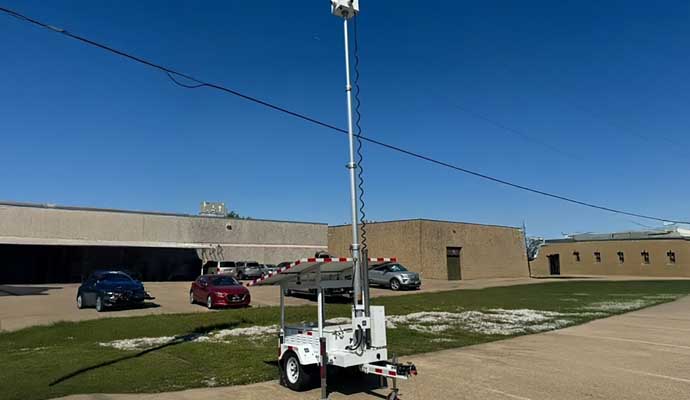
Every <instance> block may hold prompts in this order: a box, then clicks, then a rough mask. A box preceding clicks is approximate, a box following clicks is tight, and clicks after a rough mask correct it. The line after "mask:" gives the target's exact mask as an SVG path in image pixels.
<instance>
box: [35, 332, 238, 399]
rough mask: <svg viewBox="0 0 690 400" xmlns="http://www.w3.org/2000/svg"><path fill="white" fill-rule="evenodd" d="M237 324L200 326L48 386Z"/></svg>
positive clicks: (66, 376)
mask: <svg viewBox="0 0 690 400" xmlns="http://www.w3.org/2000/svg"><path fill="white" fill-rule="evenodd" d="M237 325H238V323H232V324H227V323H224V324H214V325H207V326H200V327H198V328H196V329H194V330H193V331H191V332H189V333H186V334H184V335H178V336H175V338H173V339H172V340H171V341H169V342H167V343H164V344H161V345H158V346H155V347H152V348H150V349H146V350H142V351H139V352H137V353H135V354H130V355H127V356H123V357H118V358H116V359H113V360H109V361H104V362H101V363H98V364H96V365H92V366H89V367H84V368H80V369H78V370H76V371H74V372H70V373H69V374H66V375H63V376H61V377H59V378H57V379H56V380H54V381H52V382H50V383H49V384H48V386H55V385H57V384H59V383H61V382H64V381H66V380H68V379H72V378H74V377H76V376H79V375H81V374H83V373H86V372H89V371H93V370H96V369H99V368H103V367H107V366H110V365H113V364H117V363H119V362H122V361H127V360H131V359H133V358H139V357H141V356H144V355H146V354H149V353H153V352H155V351H158V350H162V349H164V348H166V347H170V346H177V345H178V344H182V343H188V342H191V341H193V340H195V339H198V338H199V337H201V336H204V335H206V334H208V333H210V332H213V331H217V330H220V329H232V328H235V327H236V326H237Z"/></svg>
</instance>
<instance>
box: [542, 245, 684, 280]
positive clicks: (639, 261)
mask: <svg viewBox="0 0 690 400" xmlns="http://www.w3.org/2000/svg"><path fill="white" fill-rule="evenodd" d="M576 251H577V252H579V253H580V261H579V262H578V261H576V259H575V256H574V255H573V252H576ZM619 251H620V252H623V255H624V262H623V263H621V262H619V259H618V254H617V253H618V252H619ZM643 251H647V252H649V256H650V260H649V261H650V263H649V264H644V263H643V257H642V255H641V253H642V252H643ZM668 251H673V252H675V255H676V263H675V264H671V263H670V262H669V258H668V256H667V254H666V253H667V252H668ZM595 252H599V253H601V262H600V263H597V262H595V256H594V253H595ZM552 254H558V255H559V259H560V264H561V275H634V276H658V277H690V242H688V241H686V240H683V239H644V240H608V241H606V240H597V241H589V242H584V241H583V242H562V243H548V244H546V245H544V246H542V247H541V249H540V250H539V254H538V255H537V258H536V259H535V260H534V261H532V263H531V266H532V273H533V275H534V276H548V275H549V260H548V256H549V255H552Z"/></svg>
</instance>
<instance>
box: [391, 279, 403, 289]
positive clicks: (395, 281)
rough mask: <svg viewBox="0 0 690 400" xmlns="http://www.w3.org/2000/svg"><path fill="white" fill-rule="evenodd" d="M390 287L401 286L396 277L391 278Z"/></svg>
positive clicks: (397, 287) (398, 287)
mask: <svg viewBox="0 0 690 400" xmlns="http://www.w3.org/2000/svg"><path fill="white" fill-rule="evenodd" d="M390 287H391V290H400V288H401V285H400V281H399V280H398V279H397V278H393V279H391V282H390Z"/></svg>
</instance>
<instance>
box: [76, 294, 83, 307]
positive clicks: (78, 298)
mask: <svg viewBox="0 0 690 400" xmlns="http://www.w3.org/2000/svg"><path fill="white" fill-rule="evenodd" d="M77 308H78V309H80V310H81V309H82V308H84V298H83V297H82V295H81V293H79V294H78V295H77Z"/></svg>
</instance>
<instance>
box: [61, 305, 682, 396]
mask: <svg viewBox="0 0 690 400" xmlns="http://www.w3.org/2000/svg"><path fill="white" fill-rule="evenodd" d="M409 359H410V360H411V361H414V362H415V363H416V364H417V367H418V369H419V371H420V375H419V376H418V377H417V378H415V379H414V380H413V381H410V382H403V383H402V384H401V388H402V393H403V398H404V399H409V400H413V399H414V400H428V399H489V400H491V399H497V400H498V399H514V400H515V399H517V400H536V399H539V400H546V399H560V400H569V399H607V400H608V399H640V400H642V399H644V400H655V399H659V400H672V399H679V400H680V399H688V398H690V297H685V298H682V299H680V300H678V301H675V302H673V303H668V304H664V305H660V306H656V307H652V308H648V309H645V310H641V311H636V312H632V313H629V314H625V315H621V316H616V317H611V318H607V319H603V320H597V321H593V322H590V323H587V324H585V325H580V326H576V327H572V328H567V329H562V330H559V331H552V332H547V333H542V334H537V335H530V336H522V337H519V338H515V339H509V340H504V341H499V342H493V343H487V344H482V345H478V346H472V347H466V348H462V349H456V350H446V351H441V352H436V353H429V354H424V355H417V356H412V357H410V358H409ZM339 390H340V391H338V392H334V393H332V394H331V398H332V399H352V400H355V399H357V400H359V399H377V398H381V395H382V394H385V393H386V391H385V390H380V389H377V390H373V391H371V392H369V393H362V392H356V391H354V392H356V393H354V394H344V392H348V393H350V392H353V390H352V387H351V386H350V387H348V386H343V387H341V388H340V389H339ZM219 398H224V399H235V400H248V399H257V400H263V399H278V398H280V399H288V400H289V399H305V400H306V399H318V391H316V390H315V391H311V392H308V393H301V394H300V393H294V392H290V391H289V390H287V389H285V388H283V387H280V386H279V385H278V384H277V383H276V382H266V383H260V384H254V385H247V386H235V387H225V388H209V389H193V390H186V391H182V392H174V393H159V394H150V395H142V394H135V395H79V396H70V397H68V398H67V399H70V400H134V399H142V400H163V399H171V400H216V399H219Z"/></svg>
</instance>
